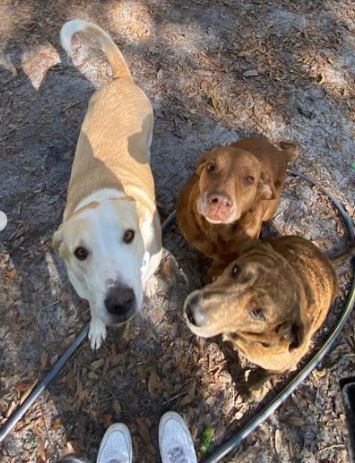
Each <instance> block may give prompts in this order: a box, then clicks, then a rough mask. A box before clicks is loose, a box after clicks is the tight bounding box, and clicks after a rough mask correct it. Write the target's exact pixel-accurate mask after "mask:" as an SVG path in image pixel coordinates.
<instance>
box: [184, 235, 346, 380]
mask: <svg viewBox="0 0 355 463" xmlns="http://www.w3.org/2000/svg"><path fill="white" fill-rule="evenodd" d="M233 270H234V273H235V275H233ZM336 288H337V282H336V275H335V271H334V269H333V266H332V264H331V262H330V260H329V259H328V257H327V256H326V255H324V254H323V253H322V252H321V251H320V250H319V249H318V248H317V247H316V246H314V245H313V244H312V243H311V242H310V241H307V240H305V239H303V238H300V237H296V236H285V237H281V238H273V239H270V240H267V241H250V242H249V243H247V244H246V245H245V246H244V247H243V248H242V249H241V251H240V256H239V257H238V259H236V260H235V261H234V262H232V263H231V264H230V265H229V266H227V267H226V269H225V270H224V272H223V273H222V275H220V276H217V278H216V280H215V281H214V282H213V283H212V284H210V285H207V286H206V287H204V288H203V289H202V290H199V291H195V292H194V293H192V294H191V295H190V296H189V297H188V298H187V300H186V302H185V315H186V318H187V323H188V324H189V327H190V329H191V330H192V331H193V332H194V333H195V334H197V335H199V336H203V337H209V336H215V335H217V334H223V335H224V338H225V339H226V340H229V341H231V342H232V344H233V346H234V347H235V348H236V349H238V351H240V352H241V353H242V354H243V355H244V356H245V357H246V358H247V359H248V360H249V361H250V362H253V363H254V364H256V365H258V366H260V367H261V368H262V369H264V370H266V371H264V374H263V375H262V380H261V381H260V382H259V384H258V387H260V386H262V385H263V384H264V383H265V381H267V380H268V379H270V377H272V376H277V375H280V374H282V373H284V372H287V371H289V370H292V369H294V368H295V367H296V366H297V364H298V362H299V361H300V360H301V359H302V357H303V356H304V355H305V354H306V353H307V352H308V351H309V349H310V345H311V340H312V337H313V335H314V333H315V332H316V331H317V330H318V329H319V328H320V326H321V325H322V323H323V322H324V320H325V318H326V316H327V314H328V310H329V308H330V306H331V304H332V301H333V299H334V297H335V294H336Z"/></svg>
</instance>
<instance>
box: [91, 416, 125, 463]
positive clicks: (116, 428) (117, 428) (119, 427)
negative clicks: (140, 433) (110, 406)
mask: <svg viewBox="0 0 355 463" xmlns="http://www.w3.org/2000/svg"><path fill="white" fill-rule="evenodd" d="M116 432H119V433H120V434H122V435H123V438H124V441H125V444H126V449H127V453H128V461H129V463H132V438H131V433H130V432H129V429H128V428H127V426H126V425H125V424H123V423H114V424H112V425H111V426H110V427H109V428H108V429H107V430H106V432H105V434H104V437H103V438H102V440H101V443H100V448H99V453H98V455H97V460H96V463H106V459H105V461H104V460H103V456H102V454H103V452H104V449H105V447H106V445H107V442H108V441H109V439H111V438H112V434H113V433H116ZM113 448H116V449H117V452H115V450H113V451H112V455H111V456H110V457H109V459H108V460H107V461H109V460H110V459H112V460H114V459H118V460H119V458H120V447H119V445H116V446H115V445H113Z"/></svg>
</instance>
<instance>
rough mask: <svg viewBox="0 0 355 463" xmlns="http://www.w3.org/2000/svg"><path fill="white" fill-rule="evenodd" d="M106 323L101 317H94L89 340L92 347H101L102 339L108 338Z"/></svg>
mask: <svg viewBox="0 0 355 463" xmlns="http://www.w3.org/2000/svg"><path fill="white" fill-rule="evenodd" d="M106 336H107V332H106V325H105V323H103V322H102V321H101V320H100V319H99V318H92V319H91V322H90V330H89V340H90V346H91V349H93V350H97V349H100V347H101V344H102V341H104V340H105V339H106Z"/></svg>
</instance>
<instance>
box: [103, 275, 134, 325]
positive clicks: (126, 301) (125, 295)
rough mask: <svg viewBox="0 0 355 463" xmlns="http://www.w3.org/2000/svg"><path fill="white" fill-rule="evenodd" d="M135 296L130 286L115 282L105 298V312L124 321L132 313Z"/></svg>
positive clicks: (116, 319)
mask: <svg viewBox="0 0 355 463" xmlns="http://www.w3.org/2000/svg"><path fill="white" fill-rule="evenodd" d="M135 303H136V298H135V295H134V291H133V289H132V288H130V287H128V286H124V285H120V284H117V285H115V286H113V287H112V288H111V289H110V290H109V292H108V294H107V297H106V299H105V307H106V310H107V312H109V313H110V314H111V315H113V316H114V320H115V321H116V322H117V323H119V322H125V321H127V320H128V319H129V318H131V316H132V315H133V314H134V311H135Z"/></svg>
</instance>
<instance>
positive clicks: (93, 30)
mask: <svg viewBox="0 0 355 463" xmlns="http://www.w3.org/2000/svg"><path fill="white" fill-rule="evenodd" d="M77 32H85V33H86V34H88V35H90V36H91V37H92V38H93V39H94V40H95V41H96V42H97V43H98V45H99V46H100V48H101V50H102V51H103V52H104V53H105V55H106V57H107V59H108V62H109V63H110V66H111V69H112V76H113V78H114V79H117V78H119V77H124V78H128V79H131V80H132V75H131V73H130V71H129V69H128V66H127V63H126V61H125V59H124V57H123V55H122V53H121V52H120V50H119V49H118V47H117V45H116V44H115V42H114V41H113V40H112V39H111V37H110V36H109V34H108V33H107V32H105V31H104V30H103V29H101V27H99V26H96V24H92V23H90V22H88V21H85V20H83V19H73V20H71V21H68V22H66V23H65V24H64V26H63V27H62V29H61V31H60V41H61V44H62V47H63V48H64V50H65V51H66V52H67V53H68V55H69V56H70V55H71V51H72V37H73V35H74V34H76V33H77Z"/></svg>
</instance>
